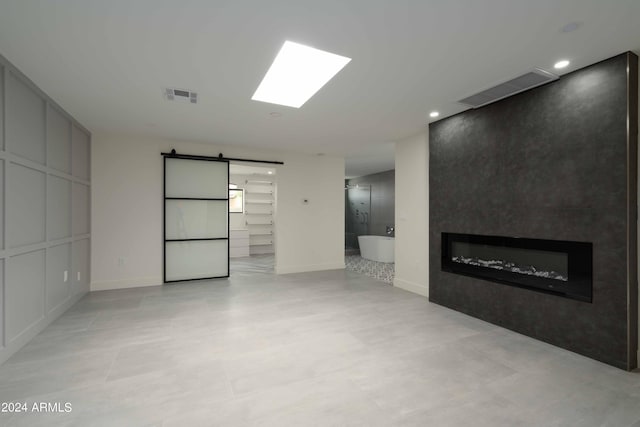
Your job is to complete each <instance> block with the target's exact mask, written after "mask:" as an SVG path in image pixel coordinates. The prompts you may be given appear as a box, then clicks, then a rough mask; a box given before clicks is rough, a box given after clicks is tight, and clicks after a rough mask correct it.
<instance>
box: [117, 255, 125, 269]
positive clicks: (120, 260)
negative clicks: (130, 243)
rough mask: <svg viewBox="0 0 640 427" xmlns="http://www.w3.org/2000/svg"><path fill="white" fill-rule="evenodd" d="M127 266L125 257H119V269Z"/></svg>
mask: <svg viewBox="0 0 640 427" xmlns="http://www.w3.org/2000/svg"><path fill="white" fill-rule="evenodd" d="M125 264H126V261H125V259H124V257H119V258H118V267H124V265H125Z"/></svg>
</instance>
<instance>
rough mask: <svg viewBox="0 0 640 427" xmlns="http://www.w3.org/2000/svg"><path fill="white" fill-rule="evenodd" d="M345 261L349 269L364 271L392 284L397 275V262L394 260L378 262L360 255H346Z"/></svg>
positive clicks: (367, 274)
mask: <svg viewBox="0 0 640 427" xmlns="http://www.w3.org/2000/svg"><path fill="white" fill-rule="evenodd" d="M344 263H345V266H346V268H347V270H351V271H355V272H356V273H362V274H364V275H365V276H369V277H371V278H373V279H378V280H381V281H383V282H385V283H388V284H392V283H393V277H394V275H395V266H396V265H395V264H394V263H392V262H377V261H371V260H369V259H364V258H362V257H361V256H360V255H346V256H345V257H344Z"/></svg>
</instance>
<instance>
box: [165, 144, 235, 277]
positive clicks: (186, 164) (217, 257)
mask: <svg viewBox="0 0 640 427" xmlns="http://www.w3.org/2000/svg"><path fill="white" fill-rule="evenodd" d="M163 277H164V282H165V283H170V282H180V281H186V280H200V279H214V278H221V277H229V162H228V161H225V160H219V159H215V158H211V159H206V160H205V159H194V158H189V157H188V156H184V157H180V156H178V155H176V156H165V157H164V271H163Z"/></svg>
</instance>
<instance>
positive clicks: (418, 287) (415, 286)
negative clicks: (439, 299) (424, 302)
mask: <svg viewBox="0 0 640 427" xmlns="http://www.w3.org/2000/svg"><path fill="white" fill-rule="evenodd" d="M393 286H395V287H396V288H400V289H404V290H405V291H409V292H413V293H414V294H418V295H422V296H423V297H428V296H429V287H428V286H426V285H422V284H420V283H414V282H409V281H407V280H402V279H398V278H397V277H396V278H395V279H393Z"/></svg>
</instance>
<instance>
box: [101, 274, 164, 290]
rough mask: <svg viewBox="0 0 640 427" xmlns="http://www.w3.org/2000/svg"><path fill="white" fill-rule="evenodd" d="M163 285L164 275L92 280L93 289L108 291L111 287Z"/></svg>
mask: <svg viewBox="0 0 640 427" xmlns="http://www.w3.org/2000/svg"><path fill="white" fill-rule="evenodd" d="M160 285H162V277H135V278H132V279H124V280H104V281H101V282H91V291H92V292H93V291H108V290H111V289H127V288H142V287H145V286H160Z"/></svg>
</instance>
